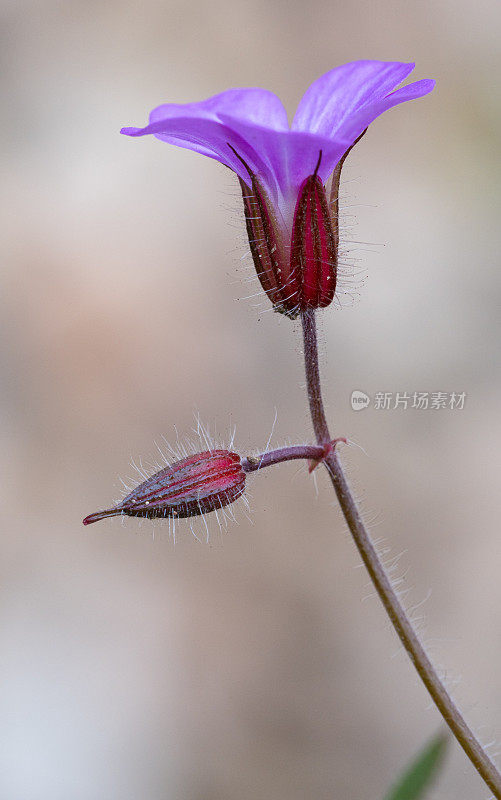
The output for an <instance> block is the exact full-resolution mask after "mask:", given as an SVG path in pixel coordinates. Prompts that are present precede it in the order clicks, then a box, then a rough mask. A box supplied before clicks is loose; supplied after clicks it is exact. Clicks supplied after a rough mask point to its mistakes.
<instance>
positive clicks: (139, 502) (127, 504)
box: [83, 450, 245, 525]
mask: <svg viewBox="0 0 501 800" xmlns="http://www.w3.org/2000/svg"><path fill="white" fill-rule="evenodd" d="M244 489H245V472H244V471H243V469H242V465H241V459H240V456H239V455H238V454H237V453H232V452H230V451H229V450H207V451H205V452H203V453H196V454H195V455H191V456H187V457H186V458H182V459H181V460H180V461H176V462H175V463H174V464H171V465H170V466H168V467H165V469H162V470H160V472H156V473H155V474H154V475H152V476H151V477H150V478H148V479H147V480H145V481H144V483H141V484H140V485H139V486H137V487H136V488H135V489H134V490H133V491H132V492H130V494H128V495H127V497H125V498H124V499H123V500H122V502H121V503H119V504H118V505H117V506H115V507H113V508H109V509H106V510H104V511H97V512H96V513H94V514H90V515H89V516H88V517H85V519H84V521H83V523H84V525H90V523H92V522H97V521H98V520H100V519H105V518H106V517H115V516H121V515H125V516H129V517H148V518H150V519H153V518H158V517H169V518H174V519H183V518H186V517H194V516H199V515H201V514H208V513H209V512H211V511H215V510H216V509H218V508H223V507H224V506H227V505H229V504H230V503H233V502H234V501H235V500H237V498H239V497H240V495H241V494H242V493H243V491H244Z"/></svg>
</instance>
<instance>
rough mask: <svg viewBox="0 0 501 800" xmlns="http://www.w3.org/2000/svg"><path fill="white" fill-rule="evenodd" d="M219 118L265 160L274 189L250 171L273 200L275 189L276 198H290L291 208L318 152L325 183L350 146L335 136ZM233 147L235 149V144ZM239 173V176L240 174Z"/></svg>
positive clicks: (316, 158)
mask: <svg viewBox="0 0 501 800" xmlns="http://www.w3.org/2000/svg"><path fill="white" fill-rule="evenodd" d="M221 119H222V120H223V121H224V122H225V123H226V125H227V127H228V129H231V130H234V131H238V133H239V134H240V135H241V136H242V139H243V140H245V141H246V142H247V145H248V146H249V147H250V148H252V150H254V151H255V152H256V153H259V154H260V156H261V157H262V158H263V160H264V161H265V167H266V169H265V172H268V173H269V174H272V175H274V177H275V179H276V183H275V186H273V184H270V182H269V180H268V179H267V178H266V177H264V178H263V177H262V172H263V171H262V170H261V172H260V171H256V170H255V169H254V168H253V171H255V172H256V174H258V175H259V177H262V179H263V183H265V184H266V188H267V189H268V191H269V192H270V194H272V196H273V199H275V200H277V190H278V199H279V200H280V199H281V198H283V199H284V200H285V201H286V202H287V201H289V200H291V199H292V202H293V205H295V202H296V198H297V191H298V189H299V187H300V186H301V184H302V182H303V181H304V179H305V178H306V177H307V176H308V175H311V174H312V172H313V170H314V168H315V164H316V163H317V161H318V155H319V153H320V151H322V163H321V166H320V169H319V170H318V175H319V177H320V178H322V180H323V181H324V182H325V181H326V180H327V178H328V177H329V175H330V174H331V172H332V170H333V169H334V167H335V166H336V164H337V163H338V161H339V160H340V158H341V157H342V156H343V154H344V153H345V152H346V150H347V149H348V148H349V147H350V145H351V144H353V142H352V141H350V140H349V139H345V138H341V137H338V136H336V138H332V137H331V138H326V137H324V136H319V135H317V134H312V133H309V132H307V131H290V130H287V131H277V130H270V129H269V128H263V127H261V126H259V125H253V124H251V123H247V122H244V121H243V120H236V119H234V118H233V117H230V116H229V115H226V114H225V115H223V114H222V115H221ZM234 146H235V148H236V149H237V150H238V148H237V147H236V145H234ZM244 157H245V156H244ZM246 160H247V159H246ZM250 166H251V167H252V165H250ZM232 169H233V167H232ZM235 171H236V170H235ZM238 174H239V175H240V172H239V173H238ZM240 177H242V175H240ZM243 180H244V182H245V183H247V184H248V182H249V179H248V176H246V177H243Z"/></svg>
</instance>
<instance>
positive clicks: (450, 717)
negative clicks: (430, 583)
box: [301, 309, 501, 800]
mask: <svg viewBox="0 0 501 800" xmlns="http://www.w3.org/2000/svg"><path fill="white" fill-rule="evenodd" d="M301 320H302V325H303V340H304V358H305V368H306V381H307V391H308V400H309V403H310V412H311V419H312V422H313V429H314V431H315V436H316V438H317V442H318V444H319V445H324V444H325V442H327V441H330V439H331V436H330V433H329V428H328V425H327V420H326V417H325V411H324V407H323V402H322V392H321V387H320V374H319V368H318V348H317V332H316V320H315V311H314V310H313V309H311V310H307V311H304V312H302V314H301ZM324 463H325V466H326V468H327V472H328V473H329V477H330V479H331V481H332V485H333V486H334V490H335V492H336V495H337V499H338V501H339V505H340V506H341V510H342V512H343V515H344V518H345V520H346V522H347V525H348V528H349V529H350V532H351V535H352V536H353V539H354V541H355V544H356V546H357V549H358V552H359V553H360V556H361V557H362V561H363V562H364V564H365V566H366V568H367V571H368V572H369V575H370V577H371V580H372V582H373V584H374V586H375V588H376V591H377V593H378V595H379V597H380V599H381V602H382V603H383V605H384V607H385V609H386V612H387V614H388V616H389V618H390V620H391V622H392V624H393V627H394V628H395V631H396V633H397V635H398V636H399V638H400V641H401V642H402V644H403V646H404V647H405V649H406V651H407V653H408V655H409V657H410V659H411V661H412V663H413V664H414V666H415V668H416V670H417V672H418V674H419V676H420V678H421V680H422V681H423V683H424V685H425V686H426V688H427V689H428V692H429V693H430V695H431V697H432V699H433V701H434V702H435V704H436V706H437V708H438V710H439V711H440V713H441V714H442V716H443V718H444V720H445V722H446V723H447V725H448V726H449V728H450V729H451V731H452V733H453V734H454V736H455V737H456V739H457V740H458V742H459V744H460V745H461V747H462V748H463V750H464V751H465V753H466V755H467V756H468V758H469V759H470V760H471V762H472V763H473V765H474V767H475V769H476V770H477V772H478V773H479V774H480V775H481V776H482V778H483V779H484V781H485V782H486V784H487V786H488V787H489V789H490V790H491V791H492V793H493V795H494V796H495V797H496V798H497V800H501V775H500V773H499V771H498V770H497V768H496V765H495V764H494V763H493V761H492V760H491V759H490V758H489V756H488V755H487V753H486V752H485V750H484V749H483V748H482V745H481V744H480V742H479V740H478V739H477V738H476V736H475V735H474V733H473V731H472V730H471V729H470V728H469V727H468V725H467V724H466V722H465V720H464V719H463V716H462V715H461V712H460V711H459V709H458V708H457V706H456V705H455V703H454V701H453V699H452V697H451V696H450V694H449V693H448V691H447V689H446V688H445V686H444V684H443V682H442V681H441V680H440V678H439V676H438V674H437V672H436V670H435V669H434V667H433V664H432V663H431V661H430V659H429V658H428V655H427V653H426V651H425V649H424V647H423V645H422V644H421V642H420V640H419V638H418V635H417V633H416V631H415V629H414V627H413V625H412V623H411V621H410V619H409V617H408V616H407V614H406V612H405V609H404V607H403V606H402V604H401V603H400V600H399V599H398V597H397V594H396V592H395V590H394V589H393V587H392V585H391V581H390V579H389V577H388V575H387V573H386V571H385V569H384V566H383V564H382V562H381V559H380V557H379V556H378V553H377V551H376V549H375V547H374V545H373V543H372V541H371V538H370V536H369V533H368V531H367V529H366V528H365V526H364V523H363V522H362V518H361V516H360V512H359V510H358V508H357V505H356V503H355V500H354V498H353V495H352V493H351V490H350V487H349V485H348V482H347V480H346V477H345V475H344V472H343V468H342V466H341V464H340V462H339V458H338V456H337V453H336V450H335V449H333V450H331V451H330V452H329V453H328V454H327V455H326V457H325V458H324Z"/></svg>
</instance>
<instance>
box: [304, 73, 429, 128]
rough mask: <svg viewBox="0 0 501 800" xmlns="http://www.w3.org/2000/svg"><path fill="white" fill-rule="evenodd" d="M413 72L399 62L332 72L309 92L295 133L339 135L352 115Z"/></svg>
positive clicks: (319, 79) (305, 97)
mask: <svg viewBox="0 0 501 800" xmlns="http://www.w3.org/2000/svg"><path fill="white" fill-rule="evenodd" d="M413 69H414V64H404V63H400V62H398V61H388V62H386V61H352V62H351V63H349V64H344V65H343V66H341V67H336V68H335V69H332V70H330V72H327V73H326V74H325V75H322V77H320V78H318V80H316V81H315V82H314V83H312V84H311V86H310V87H309V88H308V89H307V90H306V92H305V94H304V95H303V97H302V99H301V100H300V102H299V106H298V109H297V111H296V114H295V116H294V120H293V122H292V130H301V131H310V132H311V133H318V134H321V135H322V136H327V137H328V136H332V135H334V134H336V132H337V131H338V130H339V128H340V127H341V125H342V124H343V122H344V121H345V120H346V119H347V118H348V117H349V116H350V115H351V114H352V113H354V112H356V111H358V110H359V109H360V108H362V107H363V106H365V105H366V104H367V103H369V102H372V101H375V100H378V99H380V98H382V97H384V96H385V95H387V94H388V93H389V92H390V91H391V90H392V89H394V88H395V87H396V86H398V84H399V83H401V82H402V81H403V80H404V79H405V78H406V77H407V76H408V75H409V74H410V73H411V72H412V70H413Z"/></svg>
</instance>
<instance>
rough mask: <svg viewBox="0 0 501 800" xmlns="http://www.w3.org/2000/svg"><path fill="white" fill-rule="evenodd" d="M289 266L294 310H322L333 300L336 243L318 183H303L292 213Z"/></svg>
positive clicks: (310, 180)
mask: <svg viewBox="0 0 501 800" xmlns="http://www.w3.org/2000/svg"><path fill="white" fill-rule="evenodd" d="M291 266H292V270H293V271H294V274H295V276H296V281H297V284H298V286H299V297H298V302H297V304H298V308H299V310H300V311H305V310H306V309H307V308H325V306H328V305H330V303H332V300H333V299H334V293H335V291H336V277H337V242H336V234H335V230H334V226H333V220H332V219H331V212H330V209H329V203H328V200H327V197H326V194H325V189H324V185H323V183H322V181H321V180H320V178H319V177H318V176H317V175H316V174H313V175H310V176H309V177H308V178H306V180H305V181H303V184H302V186H301V188H300V190H299V195H298V199H297V203H296V209H295V212H294V223H293V227H292V242H291Z"/></svg>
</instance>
